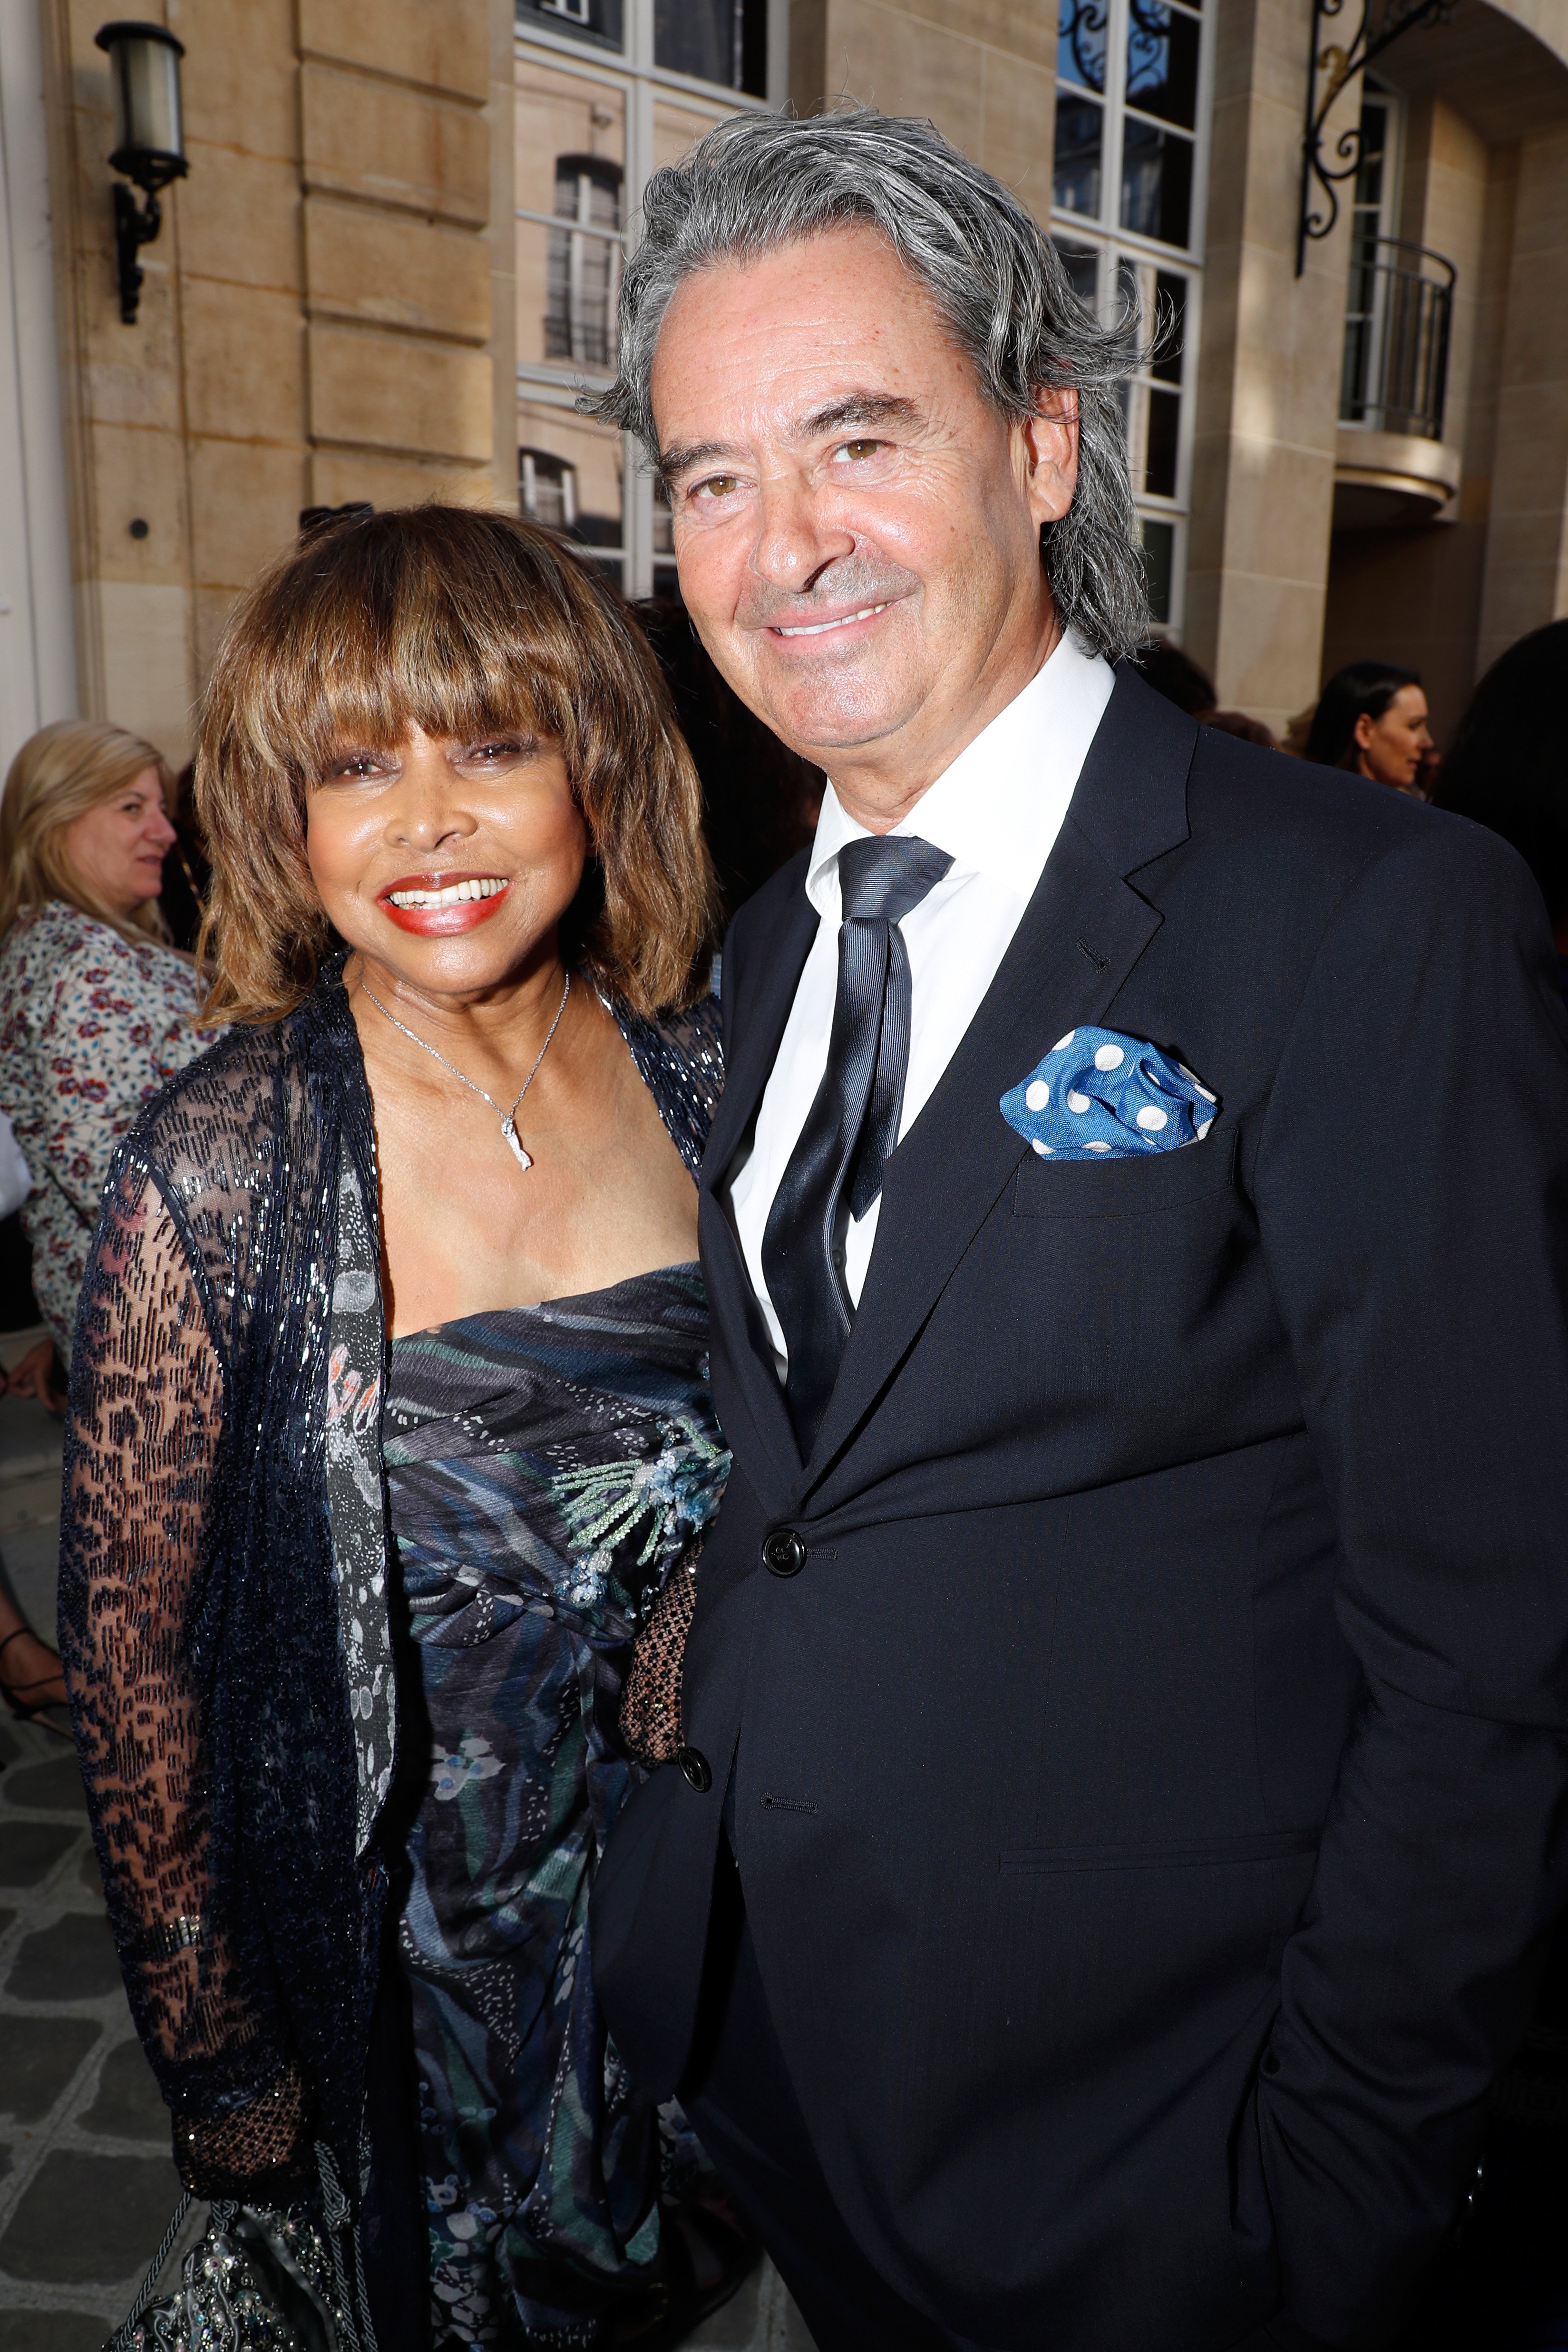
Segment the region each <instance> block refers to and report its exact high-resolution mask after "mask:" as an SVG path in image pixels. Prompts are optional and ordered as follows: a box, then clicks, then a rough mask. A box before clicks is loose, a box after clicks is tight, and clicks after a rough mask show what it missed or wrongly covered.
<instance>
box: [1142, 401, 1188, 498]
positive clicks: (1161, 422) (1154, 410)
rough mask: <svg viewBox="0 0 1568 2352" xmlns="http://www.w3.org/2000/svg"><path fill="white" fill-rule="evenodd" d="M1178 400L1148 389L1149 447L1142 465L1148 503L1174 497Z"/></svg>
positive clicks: (1178, 414) (1179, 416)
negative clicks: (1149, 500) (1150, 499)
mask: <svg viewBox="0 0 1568 2352" xmlns="http://www.w3.org/2000/svg"><path fill="white" fill-rule="evenodd" d="M1181 416H1182V396H1181V394H1180V393H1177V392H1162V391H1161V390H1159V388H1158V387H1157V386H1156V385H1153V384H1151V386H1150V387H1149V443H1148V449H1147V452H1146V455H1145V457H1144V461H1143V488H1144V489H1145V490H1146V491H1147V493H1148V495H1149V496H1150V498H1152V499H1173V498H1174V497H1175V495H1176V433H1177V428H1178V426H1179V425H1180V423H1181Z"/></svg>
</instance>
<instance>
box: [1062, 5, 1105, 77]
mask: <svg viewBox="0 0 1568 2352" xmlns="http://www.w3.org/2000/svg"><path fill="white" fill-rule="evenodd" d="M1109 6H1110V0H1061V14H1060V16H1058V19H1057V79H1058V81H1076V82H1077V83H1078V84H1079V87H1080V88H1081V89H1100V90H1102V89H1104V88H1105V18H1106V13H1107V10H1108V8H1109Z"/></svg>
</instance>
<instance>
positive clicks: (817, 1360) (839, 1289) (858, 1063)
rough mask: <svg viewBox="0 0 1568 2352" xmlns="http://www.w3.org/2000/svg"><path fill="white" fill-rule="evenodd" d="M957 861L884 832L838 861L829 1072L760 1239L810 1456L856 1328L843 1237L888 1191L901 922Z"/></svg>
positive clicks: (896, 1095) (902, 963)
mask: <svg viewBox="0 0 1568 2352" xmlns="http://www.w3.org/2000/svg"><path fill="white" fill-rule="evenodd" d="M951 865H952V858H951V857H949V856H947V855H946V854H945V852H944V851H942V850H940V849H933V848H932V847H931V844H930V842H929V841H915V840H910V839H908V838H905V837H902V836H900V837H897V838H896V837H895V836H894V835H891V834H884V835H882V836H881V837H880V838H879V839H876V840H870V841H849V842H846V844H845V845H844V847H843V848H842V849H841V850H840V851H839V853H838V887H839V891H840V895H841V897H842V899H843V908H844V919H843V921H842V922H841V923H840V925H839V928H838V993H837V997H836V998H835V1000H834V1005H833V1034H832V1036H831V1038H830V1039H829V1042H828V1047H827V1068H826V1071H825V1072H824V1074H823V1080H822V1084H821V1086H820V1087H818V1088H817V1092H816V1101H815V1102H814V1103H813V1104H812V1106H811V1108H810V1110H809V1112H808V1113H807V1114H806V1121H805V1126H804V1127H803V1128H802V1129H801V1131H800V1140H799V1142H798V1143H797V1144H796V1145H795V1150H794V1152H793V1153H792V1154H791V1157H790V1161H789V1165H788V1167H787V1168H786V1169H785V1170H784V1176H783V1179H782V1180H781V1181H780V1184H779V1189H778V1192H776V1194H775V1195H774V1197H773V1207H772V1208H771V1209H770V1210H769V1211H768V1221H767V1223H766V1225H765V1226H764V1228H763V1277H764V1279H765V1280H766V1283H767V1286H768V1296H769V1297H770V1298H771V1299H772V1300H773V1310H774V1312H775V1313H776V1315H777V1316H778V1318H779V1323H780V1326H781V1328H783V1331H784V1345H785V1347H786V1348H787V1349H789V1377H788V1382H787V1388H788V1394H789V1409H790V1416H791V1418H792V1420H793V1421H794V1423H795V1435H796V1437H797V1438H798V1439H799V1441H800V1448H801V1452H802V1454H809V1453H810V1452H811V1449H812V1446H813V1444H815V1442H816V1433H817V1430H818V1429H819V1427H820V1426H821V1423H822V1416H823V1413H824V1412H826V1407H827V1400H828V1398H829V1397H830V1396H831V1395H832V1393H833V1384H834V1381H836V1380H837V1377H838V1367H839V1365H840V1363H841V1362H842V1361H843V1358H844V1350H845V1348H846V1347H847V1344H848V1339H849V1332H850V1327H851V1326H852V1324H853V1323H854V1320H855V1308H854V1304H853V1302H852V1300H851V1299H850V1297H849V1290H848V1286H847V1284H846V1282H845V1279H844V1237H845V1234H847V1231H848V1226H849V1220H850V1218H851V1217H852V1216H853V1217H863V1216H864V1215H865V1213H866V1212H867V1210H868V1208H869V1207H870V1205H871V1203H872V1202H873V1201H874V1200H875V1199H876V1198H877V1195H878V1193H879V1192H880V1191H881V1189H882V1170H883V1168H884V1166H885V1165H886V1163H887V1160H888V1158H889V1154H890V1152H891V1151H892V1150H893V1147H894V1145H895V1144H896V1143H897V1142H898V1139H899V1118H900V1112H901V1111H902V1109H903V1104H904V1077H905V1074H906V1072H907V1071H908V1069H909V1063H910V960H909V956H908V954H907V953H906V952H905V949H904V943H903V940H902V939H901V938H900V933H899V923H900V919H902V918H903V917H904V916H905V915H907V914H908V913H909V912H910V908H914V907H918V906H919V905H920V903H921V899H922V898H924V897H925V895H926V893H927V891H928V890H931V889H934V888H935V887H936V885H937V884H938V883H939V882H940V881H941V880H942V876H943V875H944V874H945V873H946V872H947V869H948V867H949V866H951Z"/></svg>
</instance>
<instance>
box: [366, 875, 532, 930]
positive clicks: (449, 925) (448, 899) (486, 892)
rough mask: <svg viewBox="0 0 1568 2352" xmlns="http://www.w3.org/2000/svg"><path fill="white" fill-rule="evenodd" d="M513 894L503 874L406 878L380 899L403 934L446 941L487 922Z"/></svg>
mask: <svg viewBox="0 0 1568 2352" xmlns="http://www.w3.org/2000/svg"><path fill="white" fill-rule="evenodd" d="M510 890H511V884H510V882H509V881H508V880H507V879H506V877H504V876H503V875H500V874H403V875H400V876H399V877H398V878H397V880H396V881H395V882H389V883H388V884H387V885H386V887H385V888H384V889H383V890H381V891H378V892H377V894H376V898H377V904H378V905H379V906H380V907H381V908H382V910H383V912H384V914H385V915H387V916H388V917H389V918H390V919H391V920H392V921H393V922H395V924H396V925H397V928H398V929H399V930H402V931H415V932H417V933H419V934H420V935H421V936H423V937H424V938H426V939H446V938H448V937H449V936H450V935H451V934H452V933H453V932H454V931H471V930H472V929H474V927H475V925H476V924H478V923H483V922H487V921H488V920H489V918H490V916H491V915H493V914H494V913H495V912H496V910H497V908H499V907H500V904H501V902H502V900H503V899H505V898H507V897H508V896H509V895H510Z"/></svg>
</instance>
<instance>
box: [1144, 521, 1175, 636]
mask: <svg viewBox="0 0 1568 2352" xmlns="http://www.w3.org/2000/svg"><path fill="white" fill-rule="evenodd" d="M1142 534H1143V576H1144V578H1145V580H1147V582H1148V583H1149V612H1150V615H1151V617H1152V619H1153V620H1156V621H1169V619H1170V617H1171V583H1172V581H1173V578H1174V575H1175V569H1176V526H1175V524H1174V523H1173V522H1155V521H1153V520H1152V519H1151V518H1150V517H1149V516H1148V515H1144V516H1143V517H1142Z"/></svg>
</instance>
